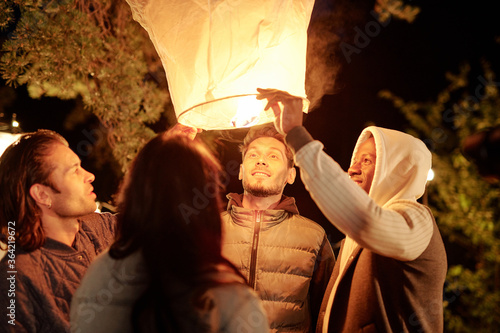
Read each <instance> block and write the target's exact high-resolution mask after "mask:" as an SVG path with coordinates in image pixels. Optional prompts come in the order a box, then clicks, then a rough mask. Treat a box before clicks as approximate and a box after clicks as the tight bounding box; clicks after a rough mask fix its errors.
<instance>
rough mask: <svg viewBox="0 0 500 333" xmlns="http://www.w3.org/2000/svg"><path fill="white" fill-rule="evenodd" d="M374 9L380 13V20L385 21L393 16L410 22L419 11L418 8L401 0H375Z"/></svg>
mask: <svg viewBox="0 0 500 333" xmlns="http://www.w3.org/2000/svg"><path fill="white" fill-rule="evenodd" d="M375 11H376V12H377V13H378V14H379V15H380V18H379V19H380V21H381V22H386V21H388V20H390V19H391V17H392V16H393V17H395V18H397V19H400V20H405V21H407V22H409V23H412V22H413V21H414V20H415V18H416V17H417V15H418V13H420V8H419V7H416V6H410V5H407V4H404V3H403V1H401V0H377V1H376V3H375Z"/></svg>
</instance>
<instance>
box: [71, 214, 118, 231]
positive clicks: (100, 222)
mask: <svg viewBox="0 0 500 333" xmlns="http://www.w3.org/2000/svg"><path fill="white" fill-rule="evenodd" d="M116 217H117V216H116V214H111V213H92V214H89V215H85V216H83V217H81V218H80V219H79V220H80V221H82V222H83V223H85V224H86V225H88V226H91V227H97V226H102V227H106V228H114V225H115V224H116Z"/></svg>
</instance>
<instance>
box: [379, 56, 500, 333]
mask: <svg viewBox="0 0 500 333" xmlns="http://www.w3.org/2000/svg"><path fill="white" fill-rule="evenodd" d="M483 68H484V75H480V76H478V77H477V78H475V79H476V80H477V82H476V83H472V84H471V83H470V78H469V76H470V75H469V72H470V67H469V66H468V65H464V66H463V67H462V68H461V70H460V72H459V73H458V74H447V78H448V80H449V82H450V83H449V86H448V87H447V88H446V89H444V90H443V91H442V92H441V93H439V94H438V96H437V98H436V100H435V101H430V102H406V101H404V100H403V99H401V98H399V97H396V96H394V95H393V94H392V93H390V92H388V91H382V92H380V96H381V97H383V98H386V99H389V100H391V101H392V102H393V104H394V105H395V106H396V107H397V108H398V109H399V110H400V111H401V112H402V113H403V114H404V115H405V116H406V118H407V119H408V121H409V122H410V124H411V125H412V127H413V129H412V130H411V132H412V134H414V135H416V136H418V137H420V138H422V139H423V140H424V142H426V143H427V145H428V146H429V147H430V148H431V150H432V151H433V169H434V171H435V175H436V176H435V178H434V180H433V181H432V182H431V183H430V184H429V187H428V190H429V204H430V206H431V208H432V210H433V212H434V213H435V215H436V219H437V221H438V224H439V228H440V230H441V233H442V235H443V238H444V239H445V243H446V244H447V251H448V256H449V257H452V256H455V258H456V257H460V259H461V260H460V264H458V263H453V262H450V267H449V270H448V276H447V284H446V293H445V302H444V306H445V330H446V331H449V332H477V331H480V332H494V331H496V330H497V329H498V325H499V324H500V308H499V306H498V305H499V304H500V242H499V240H498V239H499V236H500V202H499V200H500V199H499V198H500V188H499V186H498V184H495V183H489V182H486V181H485V180H484V179H483V178H481V176H480V175H479V173H478V170H477V167H476V165H474V164H473V163H471V162H469V161H468V160H467V159H466V157H465V156H464V155H463V154H462V152H461V148H460V147H461V145H462V143H463V141H464V139H465V138H466V137H468V136H469V135H471V134H473V133H475V132H478V131H481V130H484V129H486V128H489V127H494V126H496V125H499V124H500V117H499V113H500V112H499V110H500V96H499V92H498V88H499V85H500V83H498V82H495V81H494V79H495V77H494V73H493V72H492V70H491V69H490V68H489V65H488V64H487V63H486V62H484V63H483Z"/></svg>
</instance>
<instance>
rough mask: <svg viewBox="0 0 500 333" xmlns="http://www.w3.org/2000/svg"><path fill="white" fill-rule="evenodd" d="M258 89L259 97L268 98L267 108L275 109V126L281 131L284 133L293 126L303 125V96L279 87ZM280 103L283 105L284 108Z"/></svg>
mask: <svg viewBox="0 0 500 333" xmlns="http://www.w3.org/2000/svg"><path fill="white" fill-rule="evenodd" d="M257 91H258V92H259V95H257V99H267V105H266V107H265V110H268V109H269V108H272V109H273V112H274V116H275V119H274V126H275V127H276V130H277V131H278V132H279V133H281V134H283V135H284V134H286V133H288V132H289V131H290V130H291V129H292V128H294V127H297V126H302V117H303V114H302V98H300V97H297V96H293V95H290V94H289V93H287V92H286V91H282V90H278V89H261V88H257ZM279 103H281V104H282V105H283V110H281V107H280V104H279Z"/></svg>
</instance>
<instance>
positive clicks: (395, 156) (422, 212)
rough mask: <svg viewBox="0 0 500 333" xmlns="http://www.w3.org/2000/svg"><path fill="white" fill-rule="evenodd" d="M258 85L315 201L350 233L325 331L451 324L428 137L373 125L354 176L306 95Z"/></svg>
mask: <svg viewBox="0 0 500 333" xmlns="http://www.w3.org/2000/svg"><path fill="white" fill-rule="evenodd" d="M259 91H260V92H261V96H259V98H262V99H264V98H265V99H267V100H268V105H267V106H268V107H271V108H272V109H273V111H274V113H275V116H276V120H275V125H276V127H277V129H278V130H279V131H280V132H281V133H286V143H287V145H288V146H289V147H291V148H292V149H293V151H294V152H295V163H296V165H297V166H298V167H300V174H301V178H302V181H303V182H304V184H305V186H306V188H307V190H308V191H309V193H310V194H311V197H312V199H313V200H314V201H315V202H316V204H317V205H318V207H319V208H320V209H321V211H322V212H323V214H324V215H325V216H326V217H327V218H328V219H329V220H330V222H331V223H332V224H333V225H334V226H335V227H337V228H338V229H339V230H340V231H341V232H343V233H344V234H345V235H346V237H345V240H343V241H342V246H341V248H340V252H339V260H338V261H337V264H336V265H335V268H334V270H333V273H332V278H331V280H330V283H329V285H328V289H327V292H326V293H325V298H324V300H323V304H322V307H321V311H320V316H319V319H318V327H317V332H321V333H332V332H436V333H437V332H442V331H443V286H444V282H445V278H446V267H447V262H446V252H445V247H444V244H443V240H442V239H441V235H440V233H439V229H438V226H437V224H436V222H435V221H434V217H433V215H432V212H431V210H430V209H429V208H428V207H426V206H424V205H422V204H420V203H419V202H417V199H418V198H420V197H421V196H422V194H423V193H424V191H425V186H426V181H427V174H428V172H429V169H430V167H431V152H430V151H429V150H428V149H427V147H426V146H425V144H424V143H423V142H422V141H421V140H419V139H417V138H415V137H413V136H411V135H409V134H406V133H402V132H399V131H395V130H391V129H387V128H382V127H376V126H370V127H367V128H365V129H364V130H363V131H362V132H361V134H360V136H359V138H358V141H357V143H356V146H355V147H354V151H353V154H352V159H351V166H350V167H349V170H348V172H347V174H346V173H345V172H344V171H343V170H342V168H341V167H340V165H339V164H338V163H337V162H336V161H335V160H333V159H332V158H331V157H330V156H328V155H327V154H326V153H325V152H324V151H323V145H322V143H321V142H319V141H317V140H314V139H313V138H312V136H311V135H310V134H309V132H308V131H307V130H306V129H305V127H303V126H302V117H303V115H302V99H301V98H298V97H294V96H291V95H290V94H288V93H286V92H283V91H278V90H272V89H263V90H259ZM279 102H281V103H282V105H283V107H281V106H280V103H279Z"/></svg>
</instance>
